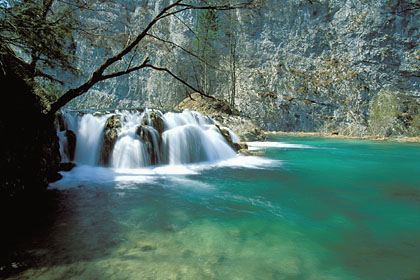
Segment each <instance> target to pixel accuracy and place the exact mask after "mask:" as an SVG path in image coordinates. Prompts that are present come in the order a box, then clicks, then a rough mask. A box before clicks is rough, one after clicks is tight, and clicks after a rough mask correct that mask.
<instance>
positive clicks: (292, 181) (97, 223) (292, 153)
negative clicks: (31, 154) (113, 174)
mask: <svg viewBox="0 0 420 280" xmlns="http://www.w3.org/2000/svg"><path fill="white" fill-rule="evenodd" d="M269 141H271V142H284V143H291V144H301V145H298V146H292V147H282V146H281V145H278V147H277V148H267V149H266V152H265V155H264V156H262V157H264V158H267V159H272V160H274V161H269V162H267V164H262V165H259V166H258V167H253V168H247V167H241V166H240V165H238V166H236V167H227V166H213V167H209V168H202V169H195V171H196V172H195V174H184V175H150V176H147V177H146V178H145V179H144V180H124V181H115V180H100V179H101V178H99V175H98V180H95V176H94V175H92V177H91V178H90V180H79V181H77V180H76V179H74V181H75V182H76V183H75V184H76V185H77V187H71V186H69V187H68V188H62V187H59V188H61V190H60V192H61V193H62V197H63V198H62V201H61V204H62V205H61V207H60V208H59V210H58V214H57V221H56V222H55V223H54V224H53V225H51V226H49V227H48V229H47V230H46V233H45V235H43V238H40V239H39V240H37V241H36V242H35V243H33V244H31V245H30V246H29V245H28V246H29V247H30V248H27V250H26V252H27V255H28V258H31V259H34V258H36V261H32V262H31V265H30V266H29V267H26V268H25V269H24V270H23V271H22V272H21V273H20V274H17V275H15V276H13V278H22V279H25V278H28V279H326V280H328V279H363V280H365V279H380V280H384V279H393V280H394V279H420V145H418V144H399V143H382V142H368V141H354V140H352V141H347V140H332V139H321V138H290V137H278V136H271V137H270V139H269ZM273 146H275V145H273ZM197 170H198V171H197ZM101 172H103V170H102V171H101ZM102 179H103V176H102ZM71 180H72V179H71V178H70V179H69V182H71ZM70 185H71V184H70Z"/></svg>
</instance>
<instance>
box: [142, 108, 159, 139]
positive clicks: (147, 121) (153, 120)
mask: <svg viewBox="0 0 420 280" xmlns="http://www.w3.org/2000/svg"><path fill="white" fill-rule="evenodd" d="M142 125H143V126H145V125H148V126H151V127H153V128H154V129H156V130H157V132H158V133H159V135H162V133H163V131H164V129H165V123H164V121H163V119H162V118H161V117H160V116H159V115H158V114H157V113H156V112H155V111H152V112H151V113H150V114H149V115H147V114H145V115H144V117H143V121H142Z"/></svg>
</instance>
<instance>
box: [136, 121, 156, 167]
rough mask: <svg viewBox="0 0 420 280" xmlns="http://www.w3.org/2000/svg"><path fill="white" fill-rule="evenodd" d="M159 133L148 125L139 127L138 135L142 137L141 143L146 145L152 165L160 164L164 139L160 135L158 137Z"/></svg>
mask: <svg viewBox="0 0 420 280" xmlns="http://www.w3.org/2000/svg"><path fill="white" fill-rule="evenodd" d="M156 132H157V133H159V131H158V130H157V129H155V128H153V127H151V126H148V125H139V126H138V128H137V131H136V134H137V135H138V136H139V137H140V139H141V141H142V142H143V143H144V144H145V145H146V149H147V153H148V154H149V158H150V163H151V164H152V165H155V164H158V163H159V162H160V154H159V151H160V150H161V146H162V138H161V137H160V134H158V135H156Z"/></svg>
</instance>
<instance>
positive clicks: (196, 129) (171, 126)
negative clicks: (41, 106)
mask: <svg viewBox="0 0 420 280" xmlns="http://www.w3.org/2000/svg"><path fill="white" fill-rule="evenodd" d="M62 121H63V122H64V123H65V124H64V127H65V129H66V131H67V130H72V131H73V132H74V134H75V135H76V138H77V142H76V150H75V158H74V162H76V163H77V164H82V165H91V166H95V165H99V164H100V162H101V161H100V158H104V157H106V158H109V163H108V164H109V166H111V167H114V168H116V169H135V168H143V167H147V166H150V165H165V164H169V165H181V164H189V163H198V162H216V161H219V160H224V159H228V158H232V157H235V156H236V153H235V151H234V150H233V149H232V148H231V146H230V145H229V144H228V143H227V141H226V139H225V138H224V137H223V135H222V134H221V133H220V130H219V128H218V127H217V126H216V125H215V121H214V120H212V119H211V118H209V117H206V116H203V115H202V114H200V113H198V112H192V111H188V110H185V111H183V112H182V113H173V112H169V113H166V114H163V113H161V112H160V111H157V110H147V109H146V110H145V111H144V112H139V111H115V112H113V113H103V114H101V113H95V114H90V113H89V114H80V113H78V112H63V118H62ZM58 134H59V137H60V142H61V146H62V147H66V145H67V143H66V141H67V139H66V137H65V132H63V131H61V132H58ZM109 135H113V136H109ZM107 137H108V138H107ZM112 137H114V138H112ZM231 137H232V138H233V139H237V136H236V135H235V134H234V133H233V132H231ZM105 143H106V144H107V145H108V146H107V148H104V147H103V146H104V145H105ZM110 143H111V144H110ZM109 146H111V147H109ZM67 150H68V149H67ZM61 152H62V158H63V159H65V160H68V159H69V157H68V155H66V152H67V153H68V151H66V149H64V148H61ZM103 153H108V154H106V155H104V154H103Z"/></svg>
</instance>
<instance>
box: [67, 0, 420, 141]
mask: <svg viewBox="0 0 420 280" xmlns="http://www.w3.org/2000/svg"><path fill="white" fill-rule="evenodd" d="M169 2H170V1H167V0H157V1H153V3H152V2H151V1H142V0H137V1H130V5H128V4H124V5H123V3H122V2H121V3H120V4H118V1H117V2H113V3H114V4H113V6H111V4H106V3H104V4H102V5H104V6H103V8H106V9H103V10H106V11H107V12H106V14H95V16H94V17H91V18H90V19H89V20H96V21H99V22H101V21H105V19H109V18H112V19H114V20H115V21H117V22H124V24H121V30H120V32H121V33H124V28H125V27H124V26H133V25H134V26H135V24H136V23H139V22H140V25H139V26H137V27H136V28H137V30H139V29H141V25H142V24H144V22H145V21H147V19H148V18H150V16H148V13H149V12H150V13H152V14H153V13H156V11H157V10H159V9H160V8H162V7H163V6H164V5H167V4H168V3H169ZM255 3H256V5H255V7H254V8H253V9H241V10H237V11H234V12H231V13H229V14H227V13H226V12H225V13H222V12H220V13H219V14H218V35H217V38H215V40H214V42H213V46H214V55H215V56H216V58H214V59H213V61H212V63H213V64H214V65H213V66H215V68H216V69H218V70H217V71H216V70H214V71H212V72H211V73H210V78H209V83H211V93H212V94H214V95H215V96H217V97H220V98H224V99H227V100H228V99H229V97H230V88H231V85H232V78H231V76H229V74H227V73H226V72H227V71H228V70H229V66H230V65H229V63H230V61H231V57H230V47H231V46H232V38H233V39H234V40H235V47H236V50H235V52H236V57H235V64H236V65H235V67H236V71H235V84H236V98H235V106H236V109H237V110H238V111H239V112H240V114H241V115H242V116H246V117H249V118H251V119H252V120H254V121H255V122H256V123H257V124H258V125H260V126H261V127H262V128H264V129H266V130H283V131H327V132H332V131H335V132H338V133H340V134H348V135H366V134H372V133H378V131H377V130H375V129H373V128H372V127H374V126H375V125H376V126H378V123H377V122H376V120H377V119H378V118H379V119H380V120H383V119H384V118H385V119H387V120H388V121H387V122H386V123H384V124H380V125H381V126H386V129H385V130H384V131H381V132H380V133H381V134H386V135H401V134H418V133H419V129H418V127H420V118H419V117H418V115H419V111H418V107H419V106H420V91H419V86H420V30H419V29H420V24H419V23H420V10H419V8H418V6H417V4H416V3H417V2H416V1H414V0H402V1H401V0H399V1H397V0H376V1H372V0H282V1H278V0H265V1H264V0H259V1H255ZM106 5H108V6H106ZM196 16H197V13H195V12H194V11H189V12H184V13H182V14H179V15H178V17H170V18H168V19H166V20H165V21H164V22H162V23H161V24H159V25H157V26H156V28H155V29H154V30H153V33H154V34H156V35H159V36H160V37H161V38H164V39H165V40H171V41H173V42H174V43H176V44H177V45H179V46H182V47H183V48H185V49H190V50H191V49H193V47H194V46H193V43H192V42H193V41H194V34H193V33H192V32H191V30H190V28H193V27H194V23H195V22H196ZM233 22H234V23H235V24H233ZM232 30H234V34H235V36H234V37H233V36H230V37H229V36H228V35H229V34H232V32H233V31H232ZM110 42H112V40H111V41H110ZM148 43H152V44H149V45H147V46H153V47H152V48H151V49H148V51H147V53H148V54H149V57H151V59H152V62H153V63H155V64H158V65H165V66H167V67H168V68H171V69H172V70H173V71H174V72H176V73H178V74H179V75H181V76H182V77H183V78H184V79H186V80H188V81H190V82H191V83H194V80H195V79H196V78H197V75H203V74H204V73H201V72H199V71H198V72H197V69H196V67H195V64H194V60H193V59H191V57H190V56H189V55H187V54H185V52H183V51H182V50H181V49H180V48H177V47H175V46H173V45H172V46H171V45H167V44H165V43H163V42H162V41H160V42H159V41H153V39H152V38H150V40H149V42H148ZM120 46H121V44H118V43H114V44H110V45H108V48H103V47H102V48H92V47H88V44H86V42H85V41H83V40H82V39H81V38H79V41H78V48H77V53H78V54H77V55H78V57H80V58H81V59H80V67H81V68H82V69H85V71H86V73H89V72H90V70H92V69H93V68H94V67H95V65H97V64H98V63H100V62H101V61H102V59H103V57H104V56H106V55H109V54H111V53H113V52H115V50H117V49H118V48H119V47H120ZM140 47H145V46H143V45H142V46H140ZM142 50H145V49H142ZM92 61H93V63H92ZM185 91H186V89H185V87H184V86H182V85H181V84H179V83H177V82H176V81H174V80H172V79H171V78H170V77H168V76H167V75H165V74H163V73H157V72H152V71H142V72H138V73H132V74H130V75H129V76H126V77H121V78H118V79H114V80H111V81H108V82H105V83H102V84H101V85H99V86H97V87H96V88H95V89H94V90H91V92H90V93H89V94H87V95H86V96H83V97H81V98H80V99H78V100H76V101H75V102H74V103H73V104H72V106H74V107H82V106H86V107H95V106H96V107H138V106H150V107H160V108H162V107H163V108H172V107H173V106H175V105H176V104H178V103H179V102H180V101H181V100H183V99H184V98H185V97H186V94H185ZM383 95H385V96H391V97H390V98H382V97H381V96H383ZM391 101H393V102H396V104H386V103H387V102H388V103H389V102H391ZM387 106H391V107H392V106H394V107H397V109H396V110H395V111H393V112H392V114H391V115H390V116H386V117H385V116H384V117H381V116H380V114H379V117H378V114H377V113H378V108H379V109H380V108H382V107H387ZM379 111H380V110H379ZM382 113H384V112H382ZM385 113H386V112H385Z"/></svg>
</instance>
